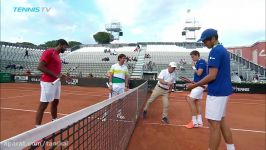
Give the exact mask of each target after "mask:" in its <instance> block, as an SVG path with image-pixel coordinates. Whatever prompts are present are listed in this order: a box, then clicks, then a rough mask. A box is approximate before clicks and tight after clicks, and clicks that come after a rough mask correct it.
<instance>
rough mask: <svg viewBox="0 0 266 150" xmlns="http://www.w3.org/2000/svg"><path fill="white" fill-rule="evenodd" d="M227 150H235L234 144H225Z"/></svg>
mask: <svg viewBox="0 0 266 150" xmlns="http://www.w3.org/2000/svg"><path fill="white" fill-rule="evenodd" d="M226 148H227V150H235V145H234V144H226Z"/></svg>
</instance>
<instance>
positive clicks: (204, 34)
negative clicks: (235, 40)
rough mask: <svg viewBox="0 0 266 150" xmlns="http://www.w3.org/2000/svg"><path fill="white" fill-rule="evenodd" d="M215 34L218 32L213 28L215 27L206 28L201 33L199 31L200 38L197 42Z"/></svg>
mask: <svg viewBox="0 0 266 150" xmlns="http://www.w3.org/2000/svg"><path fill="white" fill-rule="evenodd" d="M215 35H218V33H217V30H215V29H211V28H210V29H206V30H205V31H203V32H202V33H201V37H200V39H199V40H198V42H200V41H204V40H206V39H207V38H209V37H212V36H215Z"/></svg>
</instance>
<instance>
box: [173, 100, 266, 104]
mask: <svg viewBox="0 0 266 150" xmlns="http://www.w3.org/2000/svg"><path fill="white" fill-rule="evenodd" d="M170 101H175V102H181V103H184V102H187V101H186V100H175V99H170ZM202 102H203V103H205V102H206V101H205V100H204V101H202ZM228 103H229V104H230V103H232V104H245V105H265V103H245V102H230V101H229V102H228Z"/></svg>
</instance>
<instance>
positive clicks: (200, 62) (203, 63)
mask: <svg viewBox="0 0 266 150" xmlns="http://www.w3.org/2000/svg"><path fill="white" fill-rule="evenodd" d="M195 67H196V70H199V69H203V72H202V74H201V75H200V76H199V75H198V74H197V73H196V72H195V73H194V82H198V81H200V80H201V79H203V78H204V77H205V76H206V75H207V63H206V61H205V60H204V59H199V60H198V61H197V62H196V64H195Z"/></svg>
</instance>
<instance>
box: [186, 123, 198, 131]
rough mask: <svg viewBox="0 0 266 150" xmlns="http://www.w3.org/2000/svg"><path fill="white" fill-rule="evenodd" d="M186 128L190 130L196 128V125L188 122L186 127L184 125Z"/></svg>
mask: <svg viewBox="0 0 266 150" xmlns="http://www.w3.org/2000/svg"><path fill="white" fill-rule="evenodd" d="M185 127H186V128H188V129H192V128H198V127H199V126H198V124H193V121H190V122H189V123H188V124H187V125H185Z"/></svg>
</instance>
